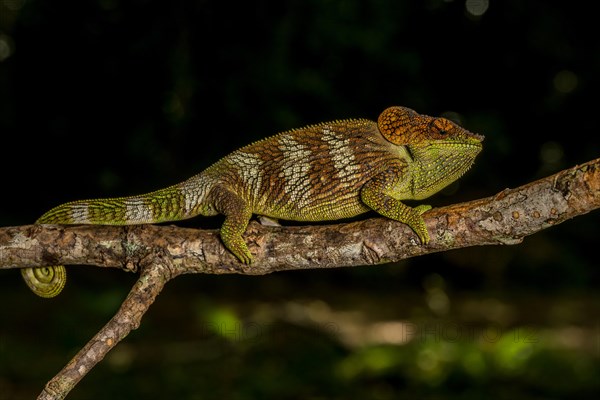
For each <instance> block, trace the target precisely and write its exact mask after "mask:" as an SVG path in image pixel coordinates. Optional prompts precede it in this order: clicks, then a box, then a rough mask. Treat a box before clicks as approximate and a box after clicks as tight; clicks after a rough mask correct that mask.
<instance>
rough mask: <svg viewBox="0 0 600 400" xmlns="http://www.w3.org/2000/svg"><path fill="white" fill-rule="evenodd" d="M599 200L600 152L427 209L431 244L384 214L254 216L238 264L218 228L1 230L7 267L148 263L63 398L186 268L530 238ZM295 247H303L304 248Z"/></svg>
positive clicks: (282, 264) (345, 259)
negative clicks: (307, 222)
mask: <svg viewBox="0 0 600 400" xmlns="http://www.w3.org/2000/svg"><path fill="white" fill-rule="evenodd" d="M599 207H600V159H596V160H593V161H590V162H588V163H586V164H583V165H580V166H575V167H573V168H570V169H567V170H564V171H561V172H559V173H557V174H555V175H553V176H550V177H547V178H544V179H540V180H538V181H536V182H532V183H529V184H527V185H524V186H521V187H519V188H516V189H506V190H504V191H502V192H500V193H498V194H497V195H495V196H492V197H488V198H485V199H481V200H476V201H472V202H468V203H461V204H455V205H451V206H447V207H442V208H437V209H433V210H431V211H429V212H427V213H426V214H424V217H425V221H426V223H427V228H428V229H429V232H430V233H431V242H430V243H429V244H428V245H427V246H422V245H420V244H419V242H418V239H417V238H416V236H415V235H414V233H413V232H412V231H411V230H410V228H408V227H407V226H406V225H404V224H401V223H398V222H395V221H392V220H388V219H382V218H373V219H367V220H362V221H358V222H352V223H344V224H327V225H319V226H302V227H298V226H294V227H267V226H262V225H259V224H257V223H251V224H250V226H249V228H248V230H247V232H246V235H245V239H246V241H247V242H248V243H249V247H250V251H251V252H252V253H253V254H254V256H255V262H254V264H252V265H251V266H244V265H241V264H240V263H239V262H237V261H236V259H235V258H234V257H233V256H232V255H231V254H230V253H229V252H228V251H227V250H225V249H224V248H223V247H222V245H221V243H220V241H219V238H218V232H217V231H206V230H197V229H185V228H177V227H172V226H155V225H145V226H131V227H110V226H58V225H28V226H21V227H9V228H1V229H0V268H2V269H9V268H25V267H36V266H45V265H55V264H57V263H60V264H66V265H69V264H87V265H95V266H101V267H112V268H123V269H126V270H132V271H136V270H138V269H139V270H141V275H140V278H139V279H138V281H137V282H136V284H135V286H134V287H133V289H132V290H131V292H130V293H129V296H128V297H127V299H126V300H125V301H124V302H123V304H122V306H121V308H120V309H119V311H118V312H117V313H116V315H115V316H114V317H113V318H112V319H111V320H110V321H109V322H108V323H107V324H106V326H104V327H103V328H102V330H101V331H100V332H99V333H98V334H97V335H96V336H94V338H92V340H91V341H90V342H89V343H88V344H87V345H86V346H85V347H84V348H83V349H82V350H81V351H80V352H79V353H78V354H77V355H76V356H75V357H74V358H73V359H72V360H71V362H69V364H68V365H67V366H66V367H65V368H64V369H63V370H62V371H61V372H60V373H59V374H58V375H57V376H56V377H54V378H53V379H52V380H51V381H50V382H49V383H48V384H47V386H46V388H45V389H44V391H43V392H42V394H40V397H39V398H40V399H61V398H64V397H65V396H66V395H67V394H68V393H69V391H70V390H71V389H72V388H73V387H74V386H75V385H76V384H77V382H79V380H80V379H81V378H82V377H83V376H85V374H86V373H87V372H88V371H89V370H90V369H91V368H93V367H94V365H96V364H97V363H98V362H99V361H100V360H102V358H103V357H104V356H105V355H106V353H107V352H108V351H109V350H110V349H111V348H112V347H114V346H115V345H116V344H117V343H118V342H119V341H120V340H122V339H123V338H124V337H126V336H127V334H128V333H129V332H130V331H131V330H132V329H136V328H137V327H138V326H139V324H140V320H141V317H142V316H143V315H144V313H145V312H146V311H147V309H148V308H149V307H150V305H151V304H152V302H153V301H154V300H155V298H156V296H157V295H158V294H159V293H160V291H161V289H162V288H163V286H164V285H165V284H166V282H168V281H169V280H170V279H173V278H174V277H176V276H178V275H181V274H187V273H210V274H225V273H239V274H247V275H260V274H267V273H271V272H274V271H281V270H291V269H311V268H334V267H342V266H359V265H367V264H382V263H387V262H393V261H398V260H401V259H405V258H409V257H414V256H418V255H422V254H427V253H432V252H439V251H444V250H450V249H456V248H461V247H468V246H475V245H492V244H516V243H520V242H521V241H522V240H523V238H524V237H525V236H528V235H531V234H533V233H536V232H538V231H540V230H542V229H545V228H548V227H550V226H554V225H556V224H559V223H561V222H563V221H565V220H567V219H570V218H573V217H575V216H578V215H581V214H585V213H587V212H589V211H591V210H594V209H597V208H599ZM298 249H302V251H301V252H299V251H298Z"/></svg>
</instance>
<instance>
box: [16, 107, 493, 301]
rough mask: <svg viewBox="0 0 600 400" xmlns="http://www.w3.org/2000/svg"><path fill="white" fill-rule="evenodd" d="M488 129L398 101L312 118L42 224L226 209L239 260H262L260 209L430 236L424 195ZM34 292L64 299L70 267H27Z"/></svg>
mask: <svg viewBox="0 0 600 400" xmlns="http://www.w3.org/2000/svg"><path fill="white" fill-rule="evenodd" d="M482 141H483V136H480V135H476V134H473V133H471V132H469V131H467V130H465V129H463V128H461V127H460V126H458V125H457V124H455V123H453V122H451V121H449V120H448V119H445V118H435V117H429V116H426V115H421V114H418V113H416V112H415V111H413V110H411V109H409V108H404V107H390V108H388V109H386V110H385V111H383V113H381V115H380V116H379V119H378V121H377V122H374V121H370V120H366V119H349V120H341V121H334V122H326V123H322V124H318V125H311V126H307V127H304V128H301V129H295V130H291V131H287V132H283V133H280V134H278V135H275V136H271V137H269V138H266V139H263V140H261V141H258V142H255V143H253V144H250V145H248V146H246V147H243V148H241V149H239V150H236V151H234V152H233V153H231V154H229V155H228V156H226V157H224V158H222V159H221V160H219V161H217V162H216V163H215V164H213V165H212V166H210V167H209V168H207V169H206V170H204V171H202V172H201V173H199V174H198V175H195V176H193V177H191V178H190V179H188V180H186V181H184V182H182V183H179V184H177V185H174V186H170V187H168V188H165V189H161V190H157V191H155V192H152V193H148V194H144V195H139V196H130V197H120V198H111V199H98V200H82V201H74V202H70V203H65V204H63V205H60V206H58V207H56V208H54V209H52V210H50V211H48V212H47V213H46V214H44V215H43V216H42V217H41V218H39V219H38V220H37V221H36V223H38V224H99V225H134V224H149V223H158V222H167V221H176V220H182V219H186V218H191V217H194V216H197V215H206V216H210V215H216V214H223V215H224V216H225V220H224V222H223V225H222V226H221V231H220V234H221V240H222V241H223V244H224V245H225V247H226V248H227V249H228V250H229V251H231V253H233V254H234V255H235V256H236V257H237V258H238V259H239V261H241V262H243V263H244V264H249V263H251V262H252V255H251V254H250V251H249V250H248V247H247V245H246V243H245V242H244V240H243V238H242V234H243V233H244V231H245V230H246V228H247V226H248V223H249V221H250V218H251V217H252V215H253V214H257V215H261V216H267V217H271V218H276V219H283V220H294V221H328V220H337V219H342V218H348V217H353V216H356V215H359V214H362V213H365V212H367V211H369V210H374V211H376V212H377V213H379V214H381V215H383V216H385V217H388V218H391V219H394V220H397V221H400V222H403V223H405V224H407V225H408V226H409V227H410V228H411V229H412V230H413V231H414V232H415V233H416V235H417V236H418V237H419V239H420V241H421V243H424V244H426V243H428V242H429V233H428V232H427V228H426V226H425V222H424V220H423V217H422V215H421V214H423V213H424V212H425V211H427V210H429V209H430V208H431V207H430V206H427V205H418V206H416V207H414V208H412V207H409V206H407V205H405V204H404V203H403V202H402V201H403V200H422V199H425V198H427V197H429V196H431V195H432V194H434V193H436V192H438V191H439V190H441V189H443V188H444V187H445V186H447V185H448V184H450V183H452V182H454V181H455V180H456V179H458V178H459V177H460V176H461V175H463V174H464V173H465V172H466V171H467V170H468V169H469V167H470V166H471V165H472V164H473V161H474V159H475V157H476V156H477V154H478V153H479V152H480V151H481V148H482V145H481V142H482ZM21 271H22V274H23V278H24V279H25V282H26V283H27V285H28V286H29V287H30V288H31V289H32V290H33V292H34V293H36V294H38V295H39V296H42V297H54V296H56V295H57V294H58V293H60V291H61V290H62V289H63V287H64V285H65V283H66V272H65V268H64V266H52V267H44V268H29V269H23V270H21Z"/></svg>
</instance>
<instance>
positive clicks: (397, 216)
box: [360, 166, 431, 244]
mask: <svg viewBox="0 0 600 400" xmlns="http://www.w3.org/2000/svg"><path fill="white" fill-rule="evenodd" d="M402 177H403V173H402V167H401V166H394V167H392V168H390V169H389V170H387V171H385V172H383V173H381V174H379V175H377V176H375V177H374V178H373V179H371V180H370V181H368V182H367V183H366V184H365V185H364V186H363V187H362V189H361V191H360V197H361V200H362V202H363V203H365V205H366V206H367V207H369V208H371V209H372V210H374V211H376V212H378V213H379V214H381V215H383V216H384V217H387V218H390V219H393V220H396V221H400V222H402V223H404V224H406V225H408V226H409V227H410V228H411V229H412V230H413V231H414V232H415V233H416V234H417V236H418V237H419V240H420V241H421V243H423V244H427V243H429V232H428V231H427V227H426V226H425V221H424V220H423V216H422V215H421V214H423V213H424V212H425V211H427V210H430V209H431V206H429V205H425V204H421V205H419V206H417V207H414V208H412V207H409V206H407V205H406V204H404V203H402V202H401V201H400V200H397V199H395V198H394V197H392V196H391V195H390V194H389V193H390V192H391V191H392V189H393V187H394V186H395V185H396V183H397V182H398V181H399V180H400V179H402Z"/></svg>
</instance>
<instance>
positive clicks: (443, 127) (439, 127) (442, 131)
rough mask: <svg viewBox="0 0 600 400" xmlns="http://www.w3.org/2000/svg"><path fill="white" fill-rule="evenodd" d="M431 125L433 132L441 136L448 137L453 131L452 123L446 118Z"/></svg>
mask: <svg viewBox="0 0 600 400" xmlns="http://www.w3.org/2000/svg"><path fill="white" fill-rule="evenodd" d="M431 125H432V128H433V130H435V131H436V133H437V134H438V135H440V136H446V135H448V134H449V133H450V131H451V130H452V123H451V122H450V121H448V120H447V119H446V118H436V119H434V120H433V123H432V124H431Z"/></svg>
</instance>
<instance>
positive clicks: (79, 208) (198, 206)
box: [21, 176, 210, 298]
mask: <svg viewBox="0 0 600 400" xmlns="http://www.w3.org/2000/svg"><path fill="white" fill-rule="evenodd" d="M198 178H199V176H196V177H194V178H192V179H190V180H188V181H186V182H184V183H183V184H179V185H176V186H171V187H169V188H166V189H161V190H158V191H156V192H152V193H148V194H145V195H140V196H131V197H119V198H113V199H96V200H81V201H73V202H70V203H65V204H62V205H60V206H58V207H55V208H53V209H51V210H50V211H48V212H47V213H45V214H44V215H42V216H41V217H40V218H39V219H38V220H37V221H36V224H66V225H72V224H91V225H138V224H151V223H158V222H166V221H177V220H182V219H186V218H191V217H193V216H196V215H198V214H205V215H207V214H210V210H208V209H207V207H206V206H204V205H203V199H204V197H205V195H206V192H207V190H208V185H206V183H207V182H206V180H202V179H198ZM194 179H195V181H194ZM21 275H22V276H23V279H24V280H25V283H27V286H29V288H30V289H31V290H32V291H33V292H34V293H35V294H37V295H38V296H41V297H46V298H49V297H54V296H56V295H58V294H59V293H60V292H61V291H62V289H63V288H64V286H65V283H66V282H67V274H66V270H65V267H64V266H62V265H55V266H50V267H43V268H25V269H22V270H21Z"/></svg>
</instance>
